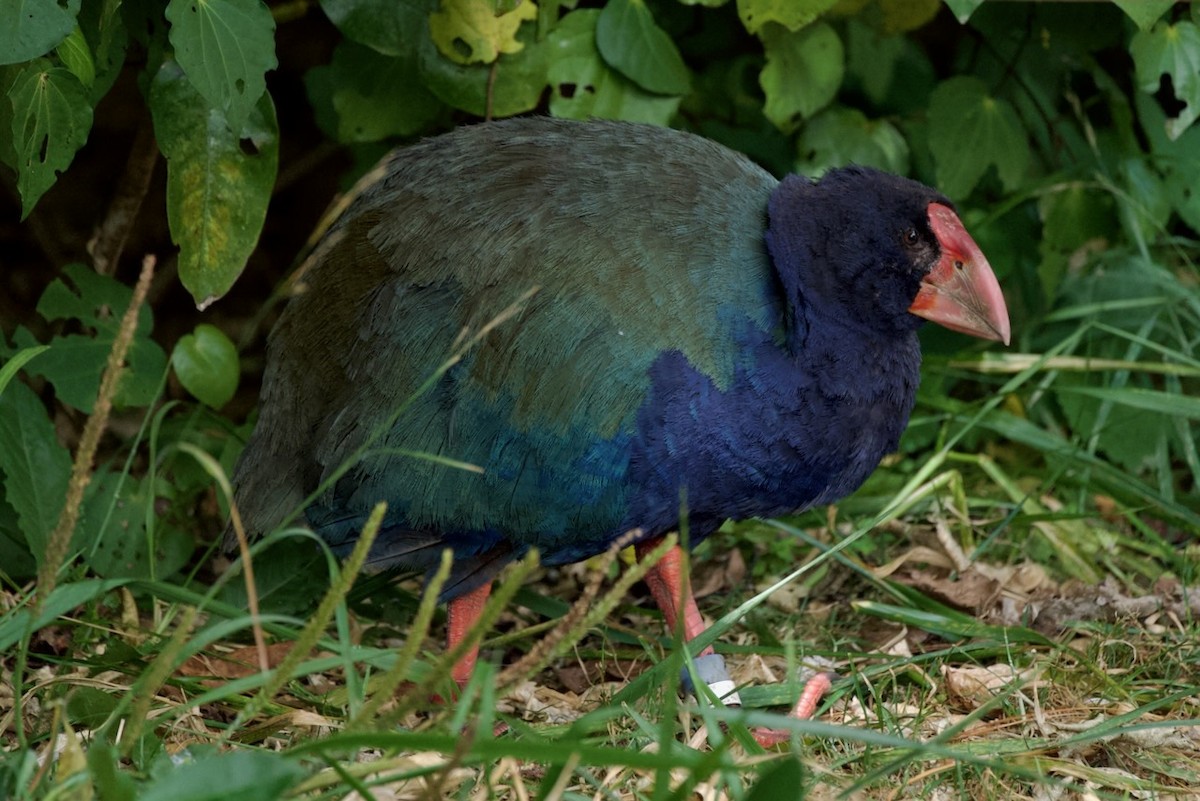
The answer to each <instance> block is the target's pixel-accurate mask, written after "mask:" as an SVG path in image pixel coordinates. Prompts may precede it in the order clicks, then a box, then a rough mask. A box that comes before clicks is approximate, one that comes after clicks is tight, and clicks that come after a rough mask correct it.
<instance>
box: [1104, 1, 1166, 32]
mask: <svg viewBox="0 0 1200 801" xmlns="http://www.w3.org/2000/svg"><path fill="white" fill-rule="evenodd" d="M1113 3H1115V4H1116V5H1117V7H1118V8H1120V9H1121V10H1122V11H1124V12H1125V13H1126V14H1128V15H1129V18H1130V19H1131V20H1133V21H1134V22H1135V23H1137V26H1138V28H1140V29H1141V30H1143V31H1148V30H1150V29H1151V28H1152V27H1154V23H1156V22H1158V18H1159V17H1161V16H1162V15H1163V14H1165V13H1167V11H1168V10H1169V9H1170V8H1171V6H1173V5H1175V0H1113Z"/></svg>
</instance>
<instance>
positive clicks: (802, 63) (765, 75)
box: [758, 22, 845, 133]
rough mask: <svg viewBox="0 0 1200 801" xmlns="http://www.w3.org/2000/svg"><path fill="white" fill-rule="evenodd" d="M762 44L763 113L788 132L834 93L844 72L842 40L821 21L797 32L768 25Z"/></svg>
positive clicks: (830, 98) (832, 96)
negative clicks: (763, 63)
mask: <svg viewBox="0 0 1200 801" xmlns="http://www.w3.org/2000/svg"><path fill="white" fill-rule="evenodd" d="M763 45H764V47H765V48H766V53H767V64H766V66H765V67H763V70H762V73H760V74H759V78H758V80H759V84H760V85H761V86H762V89H763V92H765V93H766V96H767V102H766V105H765V106H764V108H763V113H764V114H766V115H767V119H769V120H771V122H773V123H775V125H776V127H778V128H779V129H780V130H781V131H784V132H785V133H789V132H791V131H794V130H795V129H796V127H797V126H798V125H799V124H800V120H801V119H802V118H805V117H810V116H812V115H813V114H815V113H816V112H817V111H819V110H821V109H822V108H823V107H824V106H826V105H828V104H829V102H830V101H831V100H833V98H834V95H836V94H837V90H838V87H840V86H841V85H842V76H843V74H844V72H845V63H844V62H845V58H844V56H845V54H844V51H843V49H842V40H841V39H839V38H838V35H837V33H835V32H834V30H833V28H831V27H830V26H829V25H827V24H825V23H824V22H821V23H818V24H816V25H813V26H811V27H808V28H805V29H804V30H802V31H800V32H799V33H789V32H788V31H786V30H783V29H782V28H779V27H777V26H776V27H772V28H768V29H767V31H766V32H765V34H764V36H763Z"/></svg>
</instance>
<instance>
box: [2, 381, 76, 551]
mask: <svg viewBox="0 0 1200 801" xmlns="http://www.w3.org/2000/svg"><path fill="white" fill-rule="evenodd" d="M0 473H2V474H3V476H4V496H5V498H6V499H7V500H8V503H9V504H10V505H11V506H12V508H13V509H15V510H16V512H17V518H18V520H19V521H20V525H21V533H22V534H23V535H24V538H25V541H26V542H27V543H28V544H29V550H30V551H32V552H33V554H34V557H35V558H37V559H38V560H39V561H40V559H41V555H42V554H43V553H45V551H46V542H47V541H48V540H49V538H50V532H51V531H53V530H54V526H55V525H56V524H57V523H58V515H59V513H60V512H61V511H62V506H63V498H65V497H66V492H67V482H68V480H69V479H70V477H71V457H70V455H69V454H68V453H67V449H66V448H64V447H63V446H62V445H60V444H59V442H58V436H57V434H55V432H54V424H53V423H51V422H50V418H49V416H47V414H46V407H45V406H43V405H42V402H41V401H40V400H38V397H37V395H35V394H34V393H33V390H31V389H30V388H29V387H27V386H25V385H24V384H22V383H19V382H17V383H13V384H11V385H9V387H8V389H7V390H6V391H5V392H4V394H3V395H0Z"/></svg>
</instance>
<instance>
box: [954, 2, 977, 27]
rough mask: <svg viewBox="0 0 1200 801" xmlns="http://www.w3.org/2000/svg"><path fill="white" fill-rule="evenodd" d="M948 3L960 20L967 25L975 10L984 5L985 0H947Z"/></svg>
mask: <svg viewBox="0 0 1200 801" xmlns="http://www.w3.org/2000/svg"><path fill="white" fill-rule="evenodd" d="M946 5H947V6H949V8H950V10H951V11H953V12H954V16H956V17H958V21H959V22H960V23H962V24H963V25H966V24H967V20H969V19H970V18H971V15H972V14H974V13H975V10H976V9H977V8H979V7H980V6H981V5H983V0H946Z"/></svg>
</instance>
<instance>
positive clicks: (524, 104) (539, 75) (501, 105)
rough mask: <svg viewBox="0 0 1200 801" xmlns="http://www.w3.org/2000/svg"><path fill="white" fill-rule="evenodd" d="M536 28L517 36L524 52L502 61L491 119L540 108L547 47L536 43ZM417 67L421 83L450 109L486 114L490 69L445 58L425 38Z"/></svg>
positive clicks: (494, 90)
mask: <svg viewBox="0 0 1200 801" xmlns="http://www.w3.org/2000/svg"><path fill="white" fill-rule="evenodd" d="M532 28H533V26H531V25H526V26H525V27H524V28H522V29H521V30H520V31H518V33H517V39H518V41H520V42H521V43H522V45H523V46H522V48H521V51H520V52H518V53H514V54H512V55H508V56H505V57H504V58H502V59H500V61H499V63H498V64H497V66H496V80H495V83H494V84H493V85H492V115H493V116H495V117H511V116H512V115H514V114H521V113H523V112H526V111H529V110H530V109H533V108H535V107H536V106H537V104H538V103H539V102H540V101H541V98H542V92H543V90H544V89H545V88H546V67H547V64H546V43H545V42H535V41H534V33H533V30H532ZM418 66H419V67H420V70H421V80H422V81H424V83H425V85H426V86H427V87H429V90H430V91H431V92H433V93H434V94H435V95H437V97H438V99H439V100H441V101H442V102H443V103H445V104H446V105H448V106H453V107H454V108H458V109H462V110H463V111H466V112H469V113H471V114H474V115H475V116H477V117H482V116H484V114H485V113H486V110H487V96H488V82H489V76H490V73H491V67H489V66H485V65H482V64H472V65H470V66H464V65H462V64H456V63H455V62H453V61H450V60H449V59H447V58H445V57H444V56H442V54H441V52H440V51H439V50H438V48H437V46H436V45H435V44H434V43H433V40H432V39H430V38H429V37H427V36H426V37H422V39H421V49H420V57H419V60H418Z"/></svg>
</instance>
